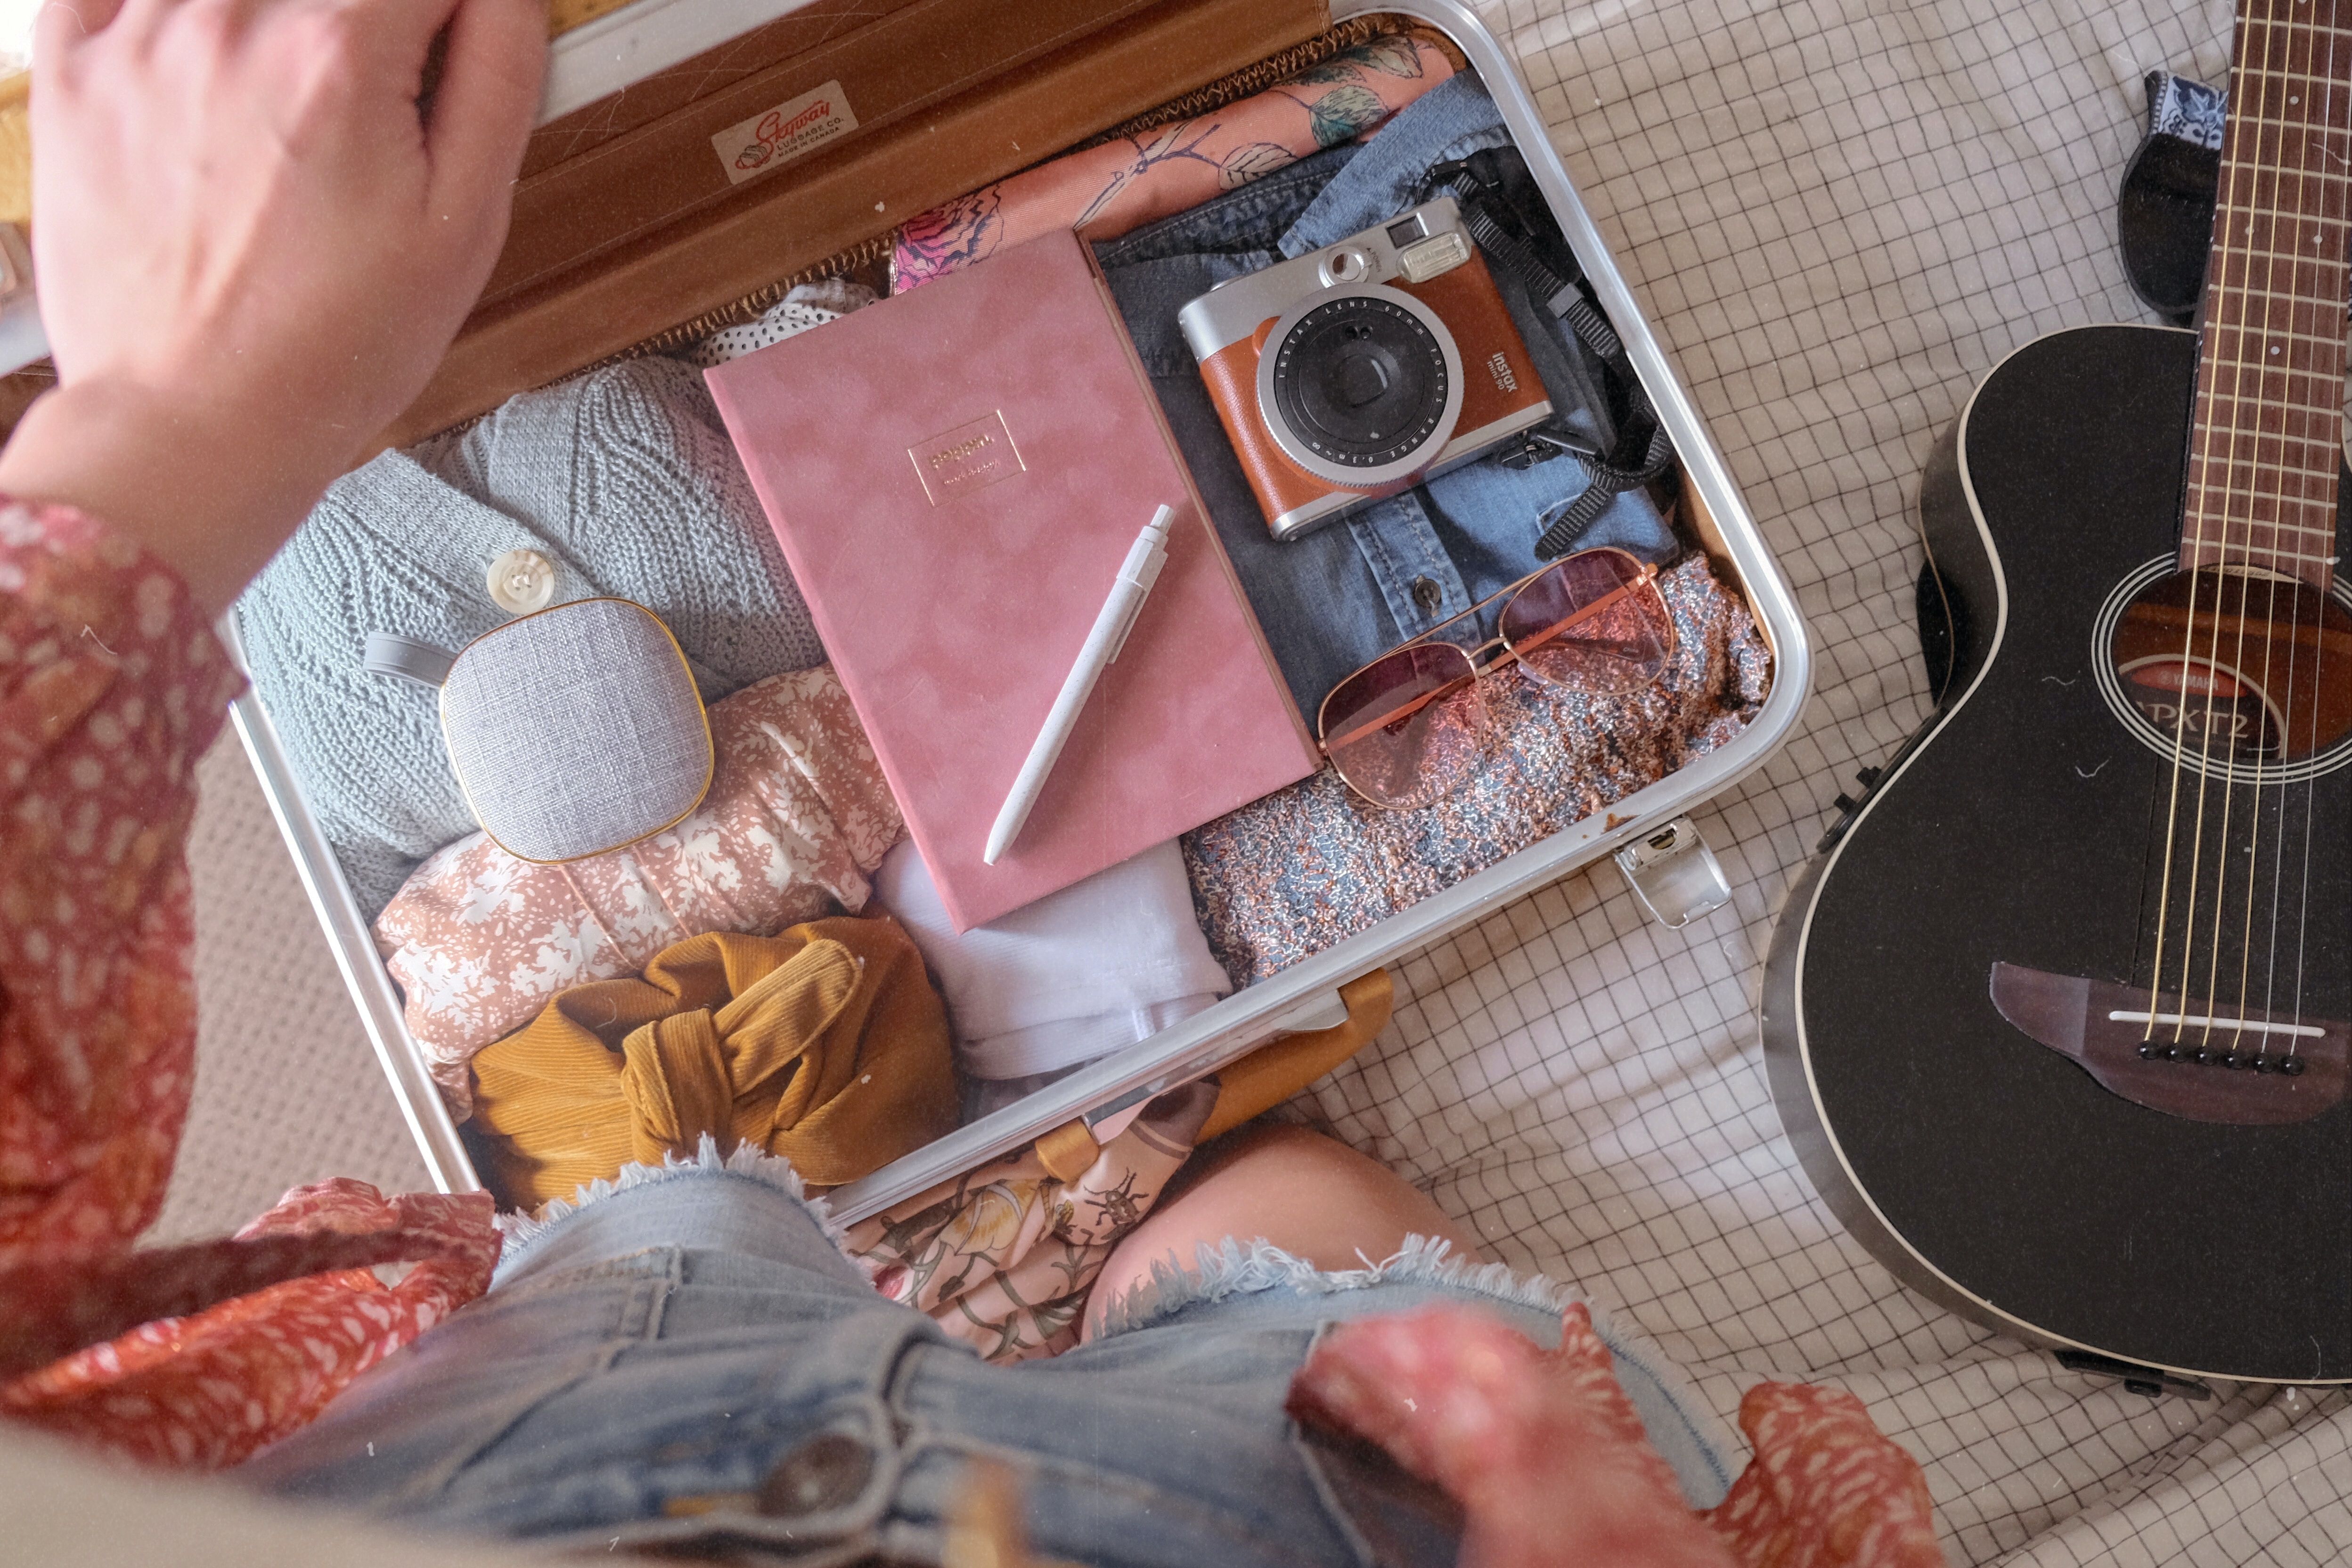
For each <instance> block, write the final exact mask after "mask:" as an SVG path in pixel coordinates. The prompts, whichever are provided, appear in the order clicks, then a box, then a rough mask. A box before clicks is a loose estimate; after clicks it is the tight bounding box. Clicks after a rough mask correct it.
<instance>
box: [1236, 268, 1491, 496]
mask: <svg viewBox="0 0 2352 1568" xmlns="http://www.w3.org/2000/svg"><path fill="white" fill-rule="evenodd" d="M1448 390H1449V387H1448V382H1447V377H1446V374H1445V352H1444V347H1443V346H1442V345H1441V344H1440V343H1439V342H1438V340H1437V335H1436V334H1435V333H1434V332H1433V331H1430V329H1429V327H1428V326H1427V325H1426V324H1425V323H1424V322H1423V321H1422V320H1421V319H1420V318H1419V317H1417V316H1415V315H1414V314H1413V313H1412V311H1410V310H1406V309H1404V308H1403V307H1402V305H1399V304H1398V303H1396V302H1395V301H1394V300H1384V299H1381V298H1379V297H1378V296H1376V295H1345V296H1342V297H1341V298H1339V299H1336V300H1329V301H1327V302H1326V303H1324V304H1321V305H1318V306H1317V307H1316V308H1315V309H1314V310H1309V311H1307V313H1306V314H1305V315H1304V316H1301V317H1300V318H1299V319H1298V321H1297V324H1295V325H1294V326H1293V327H1292V328H1291V329H1290V331H1288V332H1287V333H1286V334H1285V335H1284V337H1283V340H1282V342H1281V344H1280V345H1279V346H1278V347H1277V348H1276V350H1275V360H1274V374H1273V387H1272V391H1273V393H1274V405H1275V406H1274V412H1275V413H1276V415H1277V416H1279V417H1280V418H1281V419H1282V421H1283V422H1284V424H1285V425H1286V426H1288V428H1289V430H1290V432H1291V434H1292V435H1293V436H1294V437H1297V440H1298V441H1299V442H1300V443H1302V444H1303V445H1304V446H1306V447H1307V449H1308V450H1310V451H1312V452H1313V453H1315V455H1316V456H1318V457H1319V458H1323V459H1324V460H1325V461H1326V462H1329V463H1334V464H1338V465H1340V466H1342V467H1345V468H1380V467H1381V466H1383V465H1385V464H1389V463H1394V462H1398V461H1401V460H1402V459H1405V458H1410V457H1412V455H1413V453H1415V452H1416V451H1417V450H1419V449H1420V447H1422V446H1423V444H1425V443H1426V442H1428V441H1429V440H1430V438H1431V437H1433V436H1434V435H1436V434H1437V431H1438V426H1440V425H1441V424H1442V423H1443V421H1444V417H1445V404H1446V395H1447V392H1448Z"/></svg>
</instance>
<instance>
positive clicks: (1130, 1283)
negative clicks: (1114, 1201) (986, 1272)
mask: <svg viewBox="0 0 2352 1568" xmlns="http://www.w3.org/2000/svg"><path fill="white" fill-rule="evenodd" d="M1194 1159H1195V1161H1196V1163H1197V1164H1196V1167H1195V1168H1193V1169H1188V1170H1187V1171H1186V1172H1185V1175H1184V1179H1183V1181H1182V1184H1181V1187H1180V1188H1179V1190H1177V1191H1176V1192H1175V1193H1174V1194H1172V1195H1171V1197H1169V1198H1167V1199H1164V1200H1162V1202H1161V1204H1160V1207H1159V1208H1157V1209H1155V1210H1154V1211H1153V1212H1152V1214H1151V1215H1150V1216H1149V1217H1148V1218H1146V1219H1145V1220H1144V1222H1143V1223H1142V1224H1141V1225H1140V1226H1137V1227H1136V1229H1135V1230H1134V1231H1133V1232H1132V1233H1131V1234H1129V1236H1128V1237H1127V1238H1126V1239H1125V1240H1124V1241H1122V1242H1121V1243H1119V1245H1118V1248H1117V1250H1115V1251H1114V1252H1113V1253H1112V1254H1111V1257H1110V1260H1109V1262H1108V1264H1106V1265H1105V1266H1104V1268H1103V1272H1102V1274H1101V1276H1100V1278H1099V1279H1097V1282H1096V1286H1095V1292H1096V1296H1097V1300H1102V1301H1106V1302H1107V1301H1108V1300H1112V1299H1114V1298H1115V1297H1117V1296H1119V1295H1122V1294H1124V1293H1125V1292H1127V1291H1128V1290H1129V1289H1133V1288H1134V1287H1135V1286H1137V1285H1139V1284H1141V1283H1143V1282H1144V1281H1145V1280H1147V1279H1150V1274H1151V1268H1152V1265H1153V1264H1154V1263H1155V1262H1159V1261H1162V1260H1165V1259H1167V1258H1171V1256H1172V1257H1173V1258H1175V1260H1176V1261H1177V1263H1178V1264H1179V1265H1180V1266H1185V1265H1189V1264H1190V1262H1191V1261H1192V1258H1193V1257H1194V1255H1195V1254H1196V1252H1197V1251H1198V1249H1199V1248H1200V1247H1201V1246H1202V1244H1203V1243H1206V1244H1208V1245H1210V1246H1212V1247H1213V1246H1215V1245H1217V1244H1218V1243H1221V1242H1223V1240H1225V1239H1226V1238H1227V1237H1232V1238H1234V1239H1235V1240H1239V1241H1253V1240H1264V1241H1265V1242H1267V1243H1268V1244H1270V1245H1272V1246H1275V1247H1280V1248H1281V1249H1282V1250H1284V1251H1285V1252H1287V1253H1289V1254H1291V1255H1292V1256H1293V1257H1296V1258H1302V1259H1304V1260H1306V1261H1307V1263H1309V1264H1311V1265H1312V1266H1314V1267H1315V1268H1326V1269H1328V1268H1358V1267H1360V1266H1361V1265H1362V1262H1363V1260H1364V1259H1365V1258H1373V1259H1378V1258H1385V1257H1387V1256H1389V1255H1390V1254H1391V1253H1393V1252H1395V1251H1396V1250H1397V1248H1398V1247H1400V1246H1401V1245H1402V1243H1403V1241H1404V1238H1405V1237H1407V1236H1411V1235H1422V1236H1433V1237H1440V1238H1443V1239H1444V1240H1446V1241H1449V1242H1451V1243H1453V1244H1454V1247H1455V1248H1456V1250H1457V1251H1458V1252H1460V1253H1461V1254H1463V1255H1465V1256H1466V1257H1470V1258H1475V1257H1476V1256H1477V1251H1476V1241H1475V1237H1472V1236H1471V1235H1470V1233H1469V1232H1468V1230H1467V1229H1466V1228H1465V1227H1464V1226H1460V1225H1457V1224H1456V1223H1455V1222H1454V1220H1453V1219H1451V1218H1449V1217H1448V1216H1447V1215H1446V1214H1445V1212H1444V1210H1442V1209H1440V1208H1439V1207H1438V1206H1437V1205H1436V1204H1435V1203H1434V1202H1433V1201H1432V1200H1431V1198H1430V1197H1429V1195H1428V1194H1425V1193H1423V1192H1422V1191H1421V1190H1420V1189H1419V1188H1417V1187H1415V1186H1413V1185H1412V1184H1411V1183H1409V1182H1407V1181H1406V1180H1405V1179H1404V1178H1403V1177H1402V1176H1400V1175H1398V1174H1397V1173H1395V1172H1394V1171H1391V1170H1390V1169H1389V1168H1388V1167H1387V1166H1386V1165H1383V1164H1381V1163H1380V1162H1379V1161H1377V1160H1374V1159H1372V1158H1370V1156H1369V1155H1366V1154H1362V1153H1360V1152H1357V1151H1356V1150H1354V1149H1351V1148H1349V1147H1348V1145H1346V1144H1344V1143H1341V1142H1338V1141H1337V1140H1335V1139H1331V1138H1328V1137H1325V1136H1324V1135H1323V1134H1321V1133H1318V1132H1313V1131H1308V1130H1307V1129H1306V1128H1303V1127H1294V1126H1287V1125H1260V1126H1256V1127H1247V1128H1240V1129H1236V1130H1235V1131H1233V1132H1231V1133H1229V1134H1227V1135H1226V1136H1225V1137H1223V1138H1221V1139H1219V1140H1217V1141H1216V1142H1214V1143H1212V1144H1209V1145H1207V1146H1205V1147H1204V1148H1202V1150H1201V1151H1200V1152H1199V1153H1198V1154H1196V1155H1195V1156H1194ZM1087 1316H1088V1319H1089V1321H1093V1320H1094V1318H1095V1316H1096V1314H1095V1313H1094V1312H1092V1311H1089V1312H1088V1314H1087Z"/></svg>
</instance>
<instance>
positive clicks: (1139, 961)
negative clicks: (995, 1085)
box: [874, 839, 1233, 1079]
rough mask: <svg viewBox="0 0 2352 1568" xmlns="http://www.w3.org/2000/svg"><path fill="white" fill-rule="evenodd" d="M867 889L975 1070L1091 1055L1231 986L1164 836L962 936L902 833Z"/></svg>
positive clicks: (1013, 1073) (1072, 1061) (1060, 1064)
mask: <svg viewBox="0 0 2352 1568" xmlns="http://www.w3.org/2000/svg"><path fill="white" fill-rule="evenodd" d="M874 890H875V893H876V894H877V896H878V897H879V898H880V900H881V901H882V904H883V907H884V908H886V909H887V910H889V911H890V913H891V914H892V915H894V916H896V917H897V919H898V923H899V924H900V925H902V926H905V927H906V928H907V931H908V934H909V935H910V936H912V937H913V938H914V939H915V945H916V946H917V947H919V948H920V949H921V950H922V952H923V959H924V962H925V963H928V964H929V966H930V971H931V977H932V978H933V979H934V980H936V981H937V982H938V983H939V986H940V994H942V995H943V996H944V997H945V999H946V1001H947V1006H948V1017H949V1019H950V1024H951V1025H952V1026H953V1028H954V1031H955V1039H956V1051H957V1056H958V1059H959V1060H960V1062H961V1065H962V1067H963V1069H964V1071H965V1072H967V1073H969V1074H971V1076H972V1077H974V1078H983V1079H1005V1078H1024V1077H1026V1076H1028V1075H1030V1074H1032V1073H1042V1072H1053V1071H1056V1070H1058V1069H1060V1068H1067V1067H1073V1066H1076V1064H1078V1063H1080V1062H1086V1061H1092V1060H1093V1059H1094V1058H1097V1057H1099V1056H1105V1055H1108V1053H1110V1052H1112V1051H1115V1050H1118V1048H1120V1047H1123V1046H1131V1045H1133V1044H1135V1043H1136V1042H1137V1041H1138V1040H1141V1039H1145V1038H1148V1037H1150V1036H1152V1035H1155V1034H1157V1033H1159V1032H1160V1030H1161V1029H1165V1028H1168V1027H1169V1026H1171V1025H1174V1024H1179V1023H1181V1022H1182V1021H1183V1020H1184V1019H1186V1018H1189V1017H1191V1016H1192V1015H1193V1014H1195V1013H1198V1012H1200V1011H1201V1010H1202V1009H1203V1008H1205V1007H1207V1006H1208V1005H1210V1004H1212V1003H1213V1002H1215V1001H1216V1000H1217V998H1219V997H1221V996H1223V995H1225V994H1227V993H1229V992H1230V991H1232V989H1233V984H1232V982H1231V981H1229V980H1227V979H1226V978H1225V972H1224V971H1223V969H1221V968H1219V967H1218V966H1217V961H1216V960H1215V959H1213V958H1212V957H1210V956H1209V943H1208V940H1207V939H1206V938H1205V937H1203V936H1202V934H1201V928H1200V926H1199V925H1198V924H1197V923H1195V921H1193V918H1192V884H1191V883H1190V882H1189V881H1187V880H1186V879H1185V876H1184V858H1183V855H1182V854H1181V852H1180V851H1179V850H1178V849H1177V847H1176V843H1175V841H1174V840H1173V839H1171V840H1170V841H1169V842H1167V843H1165V844H1162V845H1160V846H1159V847H1156V848H1152V849H1147V850H1145V851H1144V852H1143V853H1142V854H1140V855H1138V856H1136V857H1135V858H1133V859H1131V860H1126V861H1122V862H1120V863H1119V864H1118V865H1116V866H1113V867H1111V868H1108V869H1107V870H1102V871H1097V872H1096V873H1095V874H1094V875H1093V876H1091V877H1088V878H1087V879H1086V880H1084V881H1082V882H1076V883H1073V884H1072V885H1070V886H1069V887H1066V888H1065V889H1062V890H1061V891H1060V892H1058V893H1048V894H1047V895H1046V896H1045V897H1044V898H1042V899H1039V900H1036V901H1035V902H1034V903H1030V904H1024V905H1023V906H1022V907H1021V908H1020V909H1017V910H1013V912H1012V913H1011V914H1008V915H1003V916H1001V917H1000V918H998V919H997V920H994V921H991V922H989V923H988V924H987V925H984V926H977V927H975V928H973V929H972V930H971V931H966V932H964V933H963V934H962V935H961V936H959V935H957V934H956V931H955V927H954V926H952V925H951V924H950V923H949V921H948V914H947V910H945V909H943V908H942V907H941V906H940V896H939V892H938V890H937V889H934V888H933V887H932V885H931V874H930V871H929V868H927V867H925V866H924V864H923V858H922V856H921V855H919V853H917V852H916V849H915V846H914V844H913V843H912V842H911V841H909V842H906V843H902V844H900V845H899V846H898V847H897V848H895V849H893V850H891V851H890V853H889V854H888V855H887V856H885V857H884V858H883V860H882V866H881V868H880V869H879V870H878V871H877V872H876V873H875V874H874Z"/></svg>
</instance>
